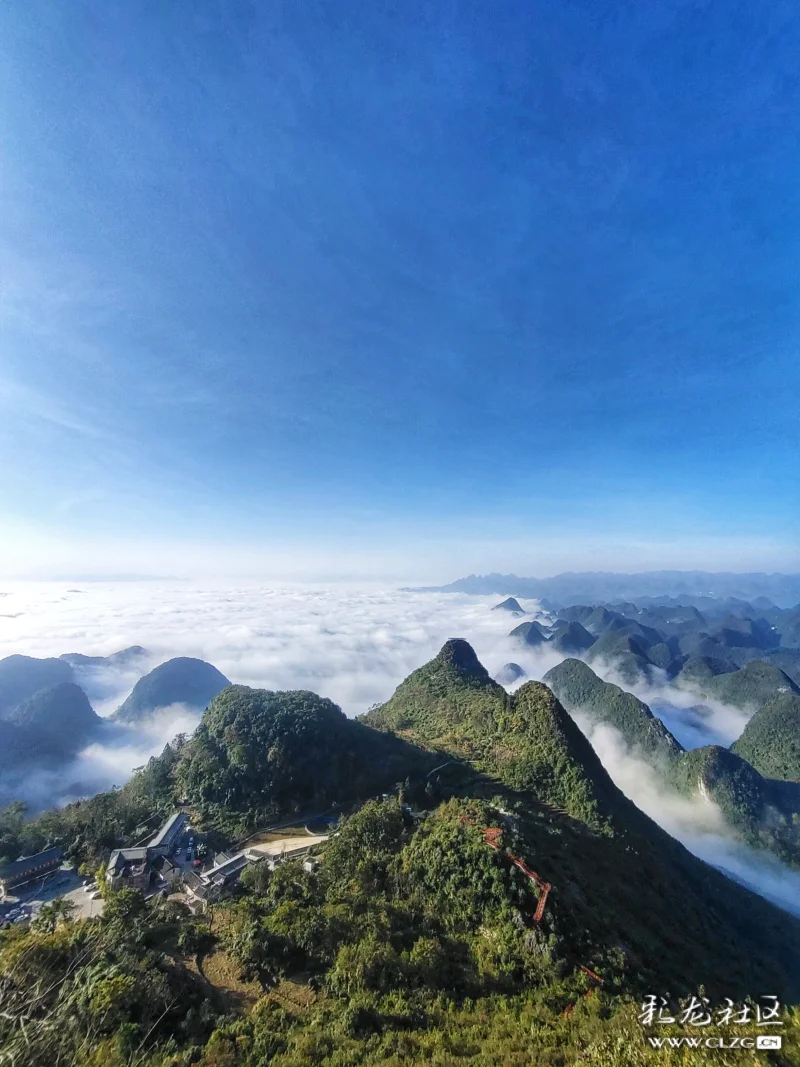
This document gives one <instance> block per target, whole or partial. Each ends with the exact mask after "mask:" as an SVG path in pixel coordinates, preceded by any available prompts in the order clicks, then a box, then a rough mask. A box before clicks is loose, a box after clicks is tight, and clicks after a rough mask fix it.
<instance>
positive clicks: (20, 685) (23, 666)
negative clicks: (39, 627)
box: [0, 656, 72, 717]
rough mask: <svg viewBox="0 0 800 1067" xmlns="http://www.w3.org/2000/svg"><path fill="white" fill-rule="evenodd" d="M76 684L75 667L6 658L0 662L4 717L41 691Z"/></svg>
mask: <svg viewBox="0 0 800 1067" xmlns="http://www.w3.org/2000/svg"><path fill="white" fill-rule="evenodd" d="M71 681H72V667H71V666H70V665H69V664H68V663H64V661H63V660H60V659H37V658H36V657H34V656H6V658H5V659H2V660H0V717H5V716H6V715H7V714H8V713H9V712H10V711H13V709H14V708H16V707H17V705H18V704H21V703H22V701H23V700H27V699H28V698H29V697H32V696H33V695H34V693H38V692H39V690H40V689H46V688H47V687H48V686H51V685H57V684H58V683H59V682H71Z"/></svg>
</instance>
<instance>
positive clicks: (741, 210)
mask: <svg viewBox="0 0 800 1067" xmlns="http://www.w3.org/2000/svg"><path fill="white" fill-rule="evenodd" d="M799 50H800V23H799V22H798V20H797V18H796V17H795V15H794V13H793V11H792V10H791V8H790V7H789V8H786V7H780V6H777V5H770V4H767V5H766V6H764V5H761V6H759V7H757V8H754V7H753V6H752V5H749V4H746V3H744V2H735V3H731V4H725V5H717V6H715V5H710V6H709V5H704V6H702V7H701V8H697V7H693V6H691V5H686V4H684V3H682V2H679V0H671V2H667V3H664V4H661V5H658V6H657V7H654V6H653V5H645V6H642V5H634V4H631V3H623V5H622V7H619V6H617V7H616V8H615V9H614V11H613V12H611V11H607V10H605V9H599V8H597V6H596V5H592V4H590V3H588V2H586V0H579V2H578V3H576V4H573V5H571V6H568V7H565V6H563V5H556V6H553V7H548V6H546V5H534V6H531V5H529V4H526V3H522V2H521V0H508V2H501V3H500V4H496V5H492V7H491V9H489V8H487V7H486V6H485V5H482V4H477V3H474V2H471V0H470V2H467V3H464V4H460V5H457V6H452V5H438V6H434V7H433V8H431V9H430V10H426V11H425V12H424V13H422V12H420V11H419V10H415V9H414V8H413V6H410V7H404V6H402V5H401V6H399V7H398V6H397V5H390V4H387V3H384V2H381V0H379V2H377V3H375V4H372V5H369V6H368V7H365V6H364V5H363V4H355V3H353V2H352V0H344V2H343V3H340V4H337V5H336V6H335V17H334V8H333V7H332V6H331V5H329V4H326V3H324V2H319V3H318V2H312V3H309V4H303V5H296V4H290V3H282V2H279V3H275V4H271V5H269V6H268V7H265V6H264V5H258V4H250V3H242V4H237V5H236V7H235V8H232V7H230V6H229V5H218V4H216V3H213V2H210V0H201V2H199V3H196V4H192V5H190V6H186V5H183V6H179V7H174V8H169V7H157V6H156V7H154V6H144V7H142V6H140V5H134V6H124V5H123V6H120V5H116V6H108V5H106V6H102V5H96V4H89V3H87V4H78V5H77V6H76V5H69V6H65V5H63V4H60V3H58V2H57V0H42V2H41V3H38V4H36V5H30V4H26V3H23V2H21V0H10V2H9V3H7V4H5V5H3V8H2V11H0V124H2V125H1V128H2V131H3V140H4V160H3V190H2V201H3V207H4V210H3V212H2V217H3V221H2V225H1V226H0V449H2V454H3V457H4V462H3V463H2V465H0V575H2V576H3V578H4V579H6V578H31V577H32V578H61V577H65V576H70V575H75V576H76V577H78V578H82V577H84V576H88V575H97V576H99V577H103V576H107V577H112V576H117V575H120V574H126V573H131V574H138V575H142V574H145V575H147V574H152V575H158V576H161V575H176V576H178V577H194V578H197V577H204V578H207V577H209V576H218V577H222V578H224V577H233V578H241V577H264V578H278V577H279V578H281V579H282V580H292V579H301V578H304V579H312V580H322V579H331V578H342V577H344V578H350V579H354V578H368V579H380V580H382V581H389V580H391V581H395V580H396V581H398V582H403V581H408V582H411V581H420V582H421V581H431V582H444V581H448V580H450V579H453V578H456V577H458V576H459V575H462V574H468V573H470V572H481V571H483V572H486V571H491V570H495V571H514V572H516V573H517V574H520V575H537V576H546V575H549V574H554V573H557V572H559V571H564V570H578V571H580V570H600V569H602V570H620V571H639V570H650V569H661V568H691V569H694V568H697V569H707V570H737V571H739V570H741V571H746V570H753V571H756V570H758V571H762V570H763V571H773V570H780V571H787V572H791V571H796V570H799V569H800V537H798V533H800V529H799V527H800V509H798V507H797V500H798V489H800V467H799V466H798V463H797V455H798V445H799V444H800V440H798V438H799V437H800V422H799V421H798V419H797V412H796V397H797V394H798V385H800V381H798V377H799V371H798V367H799V366H800V362H799V361H798V359H797V353H796V348H797V337H798V325H799V322H798V315H799V312H800V297H798V291H797V285H796V278H797V276H798V267H799V266H800V264H799V263H798V259H800V243H798V212H799V211H800V201H798V195H797V189H798V180H797V179H798V157H797V150H796V146H797V143H798V135H799V134H800V107H798V103H800V100H798V96H800V85H799V84H798V80H797V75H796V56H797V54H798V51H799Z"/></svg>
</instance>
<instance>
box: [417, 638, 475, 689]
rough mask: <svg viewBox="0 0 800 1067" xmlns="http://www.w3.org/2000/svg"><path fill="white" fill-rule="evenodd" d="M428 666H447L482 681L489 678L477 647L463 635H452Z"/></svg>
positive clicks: (458, 672)
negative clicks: (476, 650)
mask: <svg viewBox="0 0 800 1067" xmlns="http://www.w3.org/2000/svg"><path fill="white" fill-rule="evenodd" d="M428 666H429V667H431V666H440V667H445V668H446V669H448V670H451V671H455V672H456V673H457V674H462V675H464V674H466V675H469V676H470V677H473V678H477V679H480V680H481V681H483V680H487V681H488V679H489V672H488V671H487V670H486V668H485V667H484V665H483V664H482V663H481V661H480V660H479V659H478V657H477V656H476V655H475V649H474V648H473V647H472V645H471V644H470V643H469V641H465V640H464V638H463V637H451V638H450V639H449V640H447V641H445V643H444V644H443V645H442V648H441V651H440V652H439V655H438V656H436V657H435V658H434V659H433V660H431V662H430V664H428ZM422 669H423V670H424V669H425V668H424V667H423V668H422Z"/></svg>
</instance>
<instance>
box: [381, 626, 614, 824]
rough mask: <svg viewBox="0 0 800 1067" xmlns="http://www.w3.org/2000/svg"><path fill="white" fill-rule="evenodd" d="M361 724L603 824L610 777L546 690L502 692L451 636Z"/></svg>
mask: <svg viewBox="0 0 800 1067" xmlns="http://www.w3.org/2000/svg"><path fill="white" fill-rule="evenodd" d="M362 722H364V723H366V724H367V725H368V726H371V727H374V728H377V729H379V730H391V731H393V732H395V733H398V734H401V735H402V736H404V737H408V738H409V739H412V740H414V741H415V742H416V743H418V744H424V745H430V746H434V747H436V748H437V749H439V750H442V751H445V752H447V753H449V754H450V755H453V756H456V757H458V758H459V759H461V760H468V761H470V762H471V763H473V764H474V765H475V766H476V767H477V768H479V769H480V770H481V771H483V772H485V773H487V774H490V775H492V776H496V777H498V778H499V779H500V780H502V781H503V782H505V783H506V784H507V785H510V786H512V787H513V788H515V789H526V790H531V791H532V792H533V793H534V794H535V795H536V796H537V797H538V798H539V799H540V800H541V801H543V802H545V803H548V804H551V805H553V806H554V807H557V808H563V809H564V810H565V811H567V812H569V814H570V815H572V816H574V817H575V818H576V819H580V820H582V821H583V822H585V823H587V825H591V826H593V827H600V826H604V825H605V824H606V818H607V810H606V808H607V805H608V803H609V797H610V796H611V793H610V792H609V788H610V789H611V790H613V786H612V785H611V780H610V779H609V778H608V775H607V774H606V772H605V771H604V770H603V767H602V765H601V764H600V761H599V760H598V758H597V756H596V755H595V753H594V750H593V749H592V747H591V745H590V744H589V742H588V741H587V740H586V738H585V737H584V736H583V734H582V733H581V732H580V730H579V729H578V728H577V726H576V725H575V723H574V722H573V721H572V720H571V719H570V717H569V716H568V715H567V714H566V712H565V711H564V709H563V708H562V707H561V706H560V705H559V703H558V701H557V700H556V699H555V698H554V697H553V694H552V693H551V692H550V690H549V689H548V688H547V687H546V686H544V685H542V684H541V683H539V682H526V683H525V685H523V686H522V687H521V688H519V689H518V690H517V691H516V693H514V694H508V693H506V691H505V690H504V689H503V687H502V686H501V685H498V683H497V682H495V681H493V680H492V679H491V678H490V677H489V674H488V672H487V671H486V669H485V668H484V667H483V665H482V664H481V663H480V662H479V661H478V658H477V656H476V655H475V653H474V651H473V650H472V648H471V647H470V645H469V644H467V642H466V641H462V640H458V639H454V640H451V641H448V642H447V643H446V644H445V645H444V647H443V648H442V650H441V652H440V653H439V655H438V656H437V657H436V658H435V659H433V660H431V661H430V663H427V664H426V665H425V666H424V667H420V668H419V670H416V671H414V673H413V674H411V675H409V677H408V678H407V679H406V680H405V681H404V682H403V683H402V684H401V685H400V686H398V688H397V690H396V691H395V693H394V695H393V696H392V697H391V699H390V700H388V701H387V702H386V703H385V704H382V705H381V706H379V707H377V708H373V709H372V710H371V711H369V712H367V714H366V715H364V716H363V717H362Z"/></svg>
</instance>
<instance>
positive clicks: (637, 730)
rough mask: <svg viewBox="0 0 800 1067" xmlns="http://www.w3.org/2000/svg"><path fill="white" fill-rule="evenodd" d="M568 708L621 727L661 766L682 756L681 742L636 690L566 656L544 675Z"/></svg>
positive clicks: (638, 748)
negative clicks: (627, 687) (627, 688)
mask: <svg viewBox="0 0 800 1067" xmlns="http://www.w3.org/2000/svg"><path fill="white" fill-rule="evenodd" d="M544 682H545V684H546V685H548V686H549V687H550V688H551V689H552V690H553V692H554V693H555V695H556V696H557V697H558V699H559V700H560V701H561V703H562V704H563V705H564V707H565V708H566V709H567V711H569V712H582V713H583V714H584V715H586V716H588V717H589V718H590V719H591V721H592V722H593V723H605V724H606V725H608V726H613V727H615V729H617V730H619V731H620V733H621V734H622V736H623V738H624V739H625V741H626V742H627V744H628V745H630V747H631V748H632V749H633V751H634V752H636V753H637V755H640V756H641V757H642V758H644V759H646V760H647V761H648V762H650V763H653V764H655V765H656V766H658V767H662V766H664V765H665V764H666V763H668V762H670V761H671V760H673V759H675V758H676V757H678V756H680V753H681V752H682V751H683V748H682V746H681V745H680V744H679V743H678V742H677V741H676V740H675V738H674V737H673V736H672V734H671V733H670V732H669V730H668V729H667V728H666V726H664V724H663V723H662V722H661V720H660V719H657V718H656V717H655V716H654V715H653V713H652V712H651V711H650V708H648V706H647V705H646V704H645V703H644V702H643V701H641V700H639V698H638V697H635V696H634V695H633V693H626V692H625V690H624V689H620V687H619V686H618V685H613V684H612V683H611V682H604V681H603V680H602V678H598V677H597V675H596V674H595V673H594V671H593V670H592V668H591V667H589V666H588V665H587V664H585V663H583V662H582V661H581V660H578V659H565V660H563V661H562V662H561V663H559V664H558V665H557V666H555V667H553V668H552V669H551V670H549V671H548V672H547V674H546V675H545V676H544Z"/></svg>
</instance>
